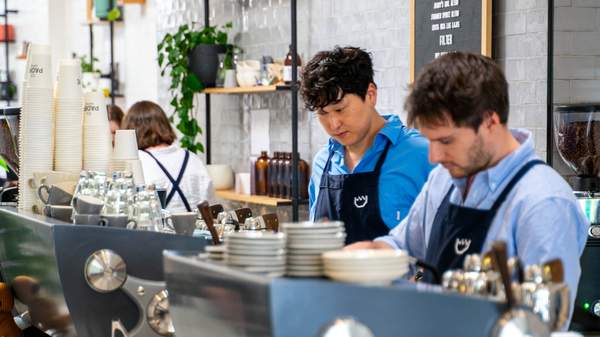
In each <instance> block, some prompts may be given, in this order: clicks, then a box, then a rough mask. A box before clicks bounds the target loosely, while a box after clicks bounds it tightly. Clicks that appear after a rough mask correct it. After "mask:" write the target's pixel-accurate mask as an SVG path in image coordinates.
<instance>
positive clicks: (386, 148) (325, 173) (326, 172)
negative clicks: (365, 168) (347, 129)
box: [321, 139, 391, 181]
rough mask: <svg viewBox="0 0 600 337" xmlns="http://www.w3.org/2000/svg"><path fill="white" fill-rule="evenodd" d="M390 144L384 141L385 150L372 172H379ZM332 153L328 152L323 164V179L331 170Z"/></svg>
mask: <svg viewBox="0 0 600 337" xmlns="http://www.w3.org/2000/svg"><path fill="white" fill-rule="evenodd" d="M390 143H391V142H390V141H389V140H387V139H386V144H385V149H383V153H382V154H381V155H380V156H379V159H378V160H377V164H375V169H374V170H373V172H379V171H381V167H382V166H383V162H384V161H385V158H386V157H387V153H388V150H389V148H390ZM334 152H335V151H329V157H328V158H327V163H326V164H325V168H323V177H326V176H328V175H329V170H330V169H331V158H332V157H333V154H334ZM321 181H323V179H321Z"/></svg>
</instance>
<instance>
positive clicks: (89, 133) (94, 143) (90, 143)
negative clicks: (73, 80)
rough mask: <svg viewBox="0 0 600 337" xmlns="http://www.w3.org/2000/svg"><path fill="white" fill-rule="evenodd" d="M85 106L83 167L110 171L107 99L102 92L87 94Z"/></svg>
mask: <svg viewBox="0 0 600 337" xmlns="http://www.w3.org/2000/svg"><path fill="white" fill-rule="evenodd" d="M84 101H85V105H84V107H83V169H84V170H88V171H100V172H105V173H109V172H108V170H109V168H110V159H111V157H112V140H111V134H110V125H109V121H108V112H107V109H106V99H105V98H104V95H103V94H102V93H101V92H98V91H94V92H89V93H86V94H85V99H84Z"/></svg>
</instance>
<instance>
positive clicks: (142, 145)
mask: <svg viewBox="0 0 600 337" xmlns="http://www.w3.org/2000/svg"><path fill="white" fill-rule="evenodd" d="M123 129H132V130H135V134H136V136H137V143H138V148H139V149H142V150H143V149H147V148H149V147H153V146H157V145H161V144H169V145H171V144H173V142H174V141H175V139H177V136H176V135H175V132H174V131H173V128H172V127H171V124H170V123H169V119H168V118H167V115H166V114H165V112H164V111H163V109H162V108H161V107H160V106H159V105H158V104H156V103H154V102H150V101H139V102H137V103H135V104H134V105H132V106H131V107H130V108H129V110H128V111H127V114H126V115H125V119H124V120H123Z"/></svg>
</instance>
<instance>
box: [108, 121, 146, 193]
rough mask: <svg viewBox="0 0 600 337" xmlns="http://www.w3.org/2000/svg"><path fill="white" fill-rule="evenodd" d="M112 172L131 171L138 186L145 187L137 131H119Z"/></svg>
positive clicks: (116, 137)
mask: <svg viewBox="0 0 600 337" xmlns="http://www.w3.org/2000/svg"><path fill="white" fill-rule="evenodd" d="M111 171H130V172H132V173H133V180H134V182H135V184H136V185H144V183H145V182H144V171H143V169H142V162H141V161H140V158H139V154H138V145H137V138H136V135H135V130H117V132H116V133H115V148H114V152H113V157H112V163H111Z"/></svg>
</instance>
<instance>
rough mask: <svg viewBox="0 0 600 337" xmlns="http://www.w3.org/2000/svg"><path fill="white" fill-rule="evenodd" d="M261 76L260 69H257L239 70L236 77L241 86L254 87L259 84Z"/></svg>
mask: <svg viewBox="0 0 600 337" xmlns="http://www.w3.org/2000/svg"><path fill="white" fill-rule="evenodd" d="M259 78H260V71H255V70H238V71H237V73H236V79H237V82H238V84H239V86H240V87H253V86H255V85H256V84H257V82H258V79H259Z"/></svg>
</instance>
